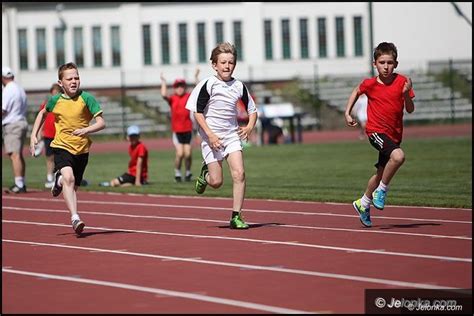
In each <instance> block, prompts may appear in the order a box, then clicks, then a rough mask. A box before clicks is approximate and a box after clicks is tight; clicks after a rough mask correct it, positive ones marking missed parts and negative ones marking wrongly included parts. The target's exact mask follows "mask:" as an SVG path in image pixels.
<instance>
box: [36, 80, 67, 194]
mask: <svg viewBox="0 0 474 316" xmlns="http://www.w3.org/2000/svg"><path fill="white" fill-rule="evenodd" d="M49 92H50V93H51V95H52V96H53V95H56V94H58V93H61V92H62V90H61V86H60V85H58V84H57V83H53V85H52V86H51V88H50V89H49ZM46 103H47V100H45V101H44V102H43V103H42V104H41V105H40V108H39V110H40V111H41V110H42V109H44V107H45V106H46ZM54 119H55V118H54V114H53V113H52V112H49V113H48V114H47V115H46V119H45V120H44V125H43V143H44V151H45V157H46V182H45V183H44V187H45V188H48V189H51V188H52V187H53V185H54V181H53V172H54V154H53V149H52V148H51V142H52V141H53V139H54V135H55V134H56V128H55V127H54ZM37 149H40V148H37ZM40 154H41V151H39V152H35V156H39V155H40Z"/></svg>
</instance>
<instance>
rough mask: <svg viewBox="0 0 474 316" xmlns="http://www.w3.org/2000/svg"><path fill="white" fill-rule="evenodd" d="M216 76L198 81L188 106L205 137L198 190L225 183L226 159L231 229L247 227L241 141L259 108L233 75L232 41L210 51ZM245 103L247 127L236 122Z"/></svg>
mask: <svg viewBox="0 0 474 316" xmlns="http://www.w3.org/2000/svg"><path fill="white" fill-rule="evenodd" d="M211 62H212V68H213V69H214V70H215V71H216V75H215V76H212V77H208V78H206V79H204V80H202V81H201V82H199V83H198V84H197V86H196V87H195V88H194V89H193V91H192V92H191V96H190V97H189V99H188V102H187V103H186V108H187V109H188V110H190V111H192V112H194V117H195V119H196V122H197V123H198V125H199V134H200V136H201V138H202V143H201V150H202V156H203V159H204V163H203V166H202V168H201V174H200V175H199V177H198V178H197V180H196V192H197V193H198V194H202V193H204V190H205V189H206V186H207V185H208V184H209V185H210V186H211V187H212V188H214V189H217V188H219V187H221V186H222V183H223V171H222V161H223V160H224V159H226V160H227V164H228V166H229V170H230V174H231V175H232V182H233V199H234V201H233V212H232V217H231V220H230V228H233V229H247V228H248V227H249V226H248V225H247V224H246V223H245V221H244V220H243V218H242V216H241V211H242V205H243V202H244V196H245V170H244V160H243V155H242V144H241V140H247V139H248V137H249V135H250V133H251V132H252V130H253V128H254V126H255V123H256V121H257V108H256V106H255V102H254V100H253V99H252V97H251V96H250V93H249V92H248V90H247V88H246V87H245V85H244V84H243V83H242V82H241V81H239V80H237V79H235V78H233V77H232V73H233V72H234V69H235V65H236V63H237V51H236V49H235V47H234V45H232V44H230V43H220V44H218V45H217V46H216V47H215V48H214V49H213V50H212V54H211ZM239 99H241V100H242V102H243V103H244V105H245V107H246V109H247V113H248V115H249V122H248V124H247V125H246V126H242V127H239V125H238V124H237V103H238V101H239Z"/></svg>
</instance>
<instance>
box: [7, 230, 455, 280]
mask: <svg viewBox="0 0 474 316" xmlns="http://www.w3.org/2000/svg"><path fill="white" fill-rule="evenodd" d="M2 241H3V242H7V243H17V244H26V245H30V244H34V245H37V246H45V247H57V248H67V249H75V250H86V251H95V252H104V253H113V254H121V255H128V256H137V257H146V258H153V259H160V260H169V261H183V262H191V263H200V264H209V265H216V266H225V267H233V268H238V269H243V270H263V271H271V272H281V273H291V274H298V275H307V276H315V277H322V278H330V279H342V280H349V281H357V282H367V283H376V284H383V285H389V286H398V287H404V288H406V287H410V288H419V289H443V288H446V289H455V288H453V287H447V286H444V285H434V284H424V283H415V282H405V281H398V280H389V279H380V278H370V277H363V276H356V275H348V274H340V273H326V272H318V271H308V270H300V269H290V268H283V267H281V266H261V265H252V264H241V263H233V262H222V261H213V260H202V259H196V258H184V257H173V256H162V255H154V254H147V253H139V252H131V251H120V250H112V249H103V248H90V247H80V246H66V245H60V244H50V243H40V242H33V241H20V240H11V239H3V240H2Z"/></svg>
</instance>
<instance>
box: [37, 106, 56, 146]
mask: <svg viewBox="0 0 474 316" xmlns="http://www.w3.org/2000/svg"><path fill="white" fill-rule="evenodd" d="M46 103H47V101H44V102H43V103H42V104H41V105H40V108H39V109H40V111H41V110H42V109H44V107H45V106H46ZM54 119H55V117H54V114H53V112H47V115H46V118H45V119H44V124H43V137H46V138H54V135H56V128H55V127H54Z"/></svg>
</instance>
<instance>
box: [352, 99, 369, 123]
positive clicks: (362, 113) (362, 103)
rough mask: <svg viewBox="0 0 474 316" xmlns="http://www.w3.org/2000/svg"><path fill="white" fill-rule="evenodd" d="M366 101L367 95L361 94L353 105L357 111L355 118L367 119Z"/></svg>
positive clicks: (364, 120) (362, 120)
mask: <svg viewBox="0 0 474 316" xmlns="http://www.w3.org/2000/svg"><path fill="white" fill-rule="evenodd" d="M367 102H368V99H367V96H366V95H365V94H361V95H360V96H359V98H358V99H357V101H356V103H355V105H354V106H355V108H356V111H357V118H358V119H359V121H360V122H366V121H367Z"/></svg>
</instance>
